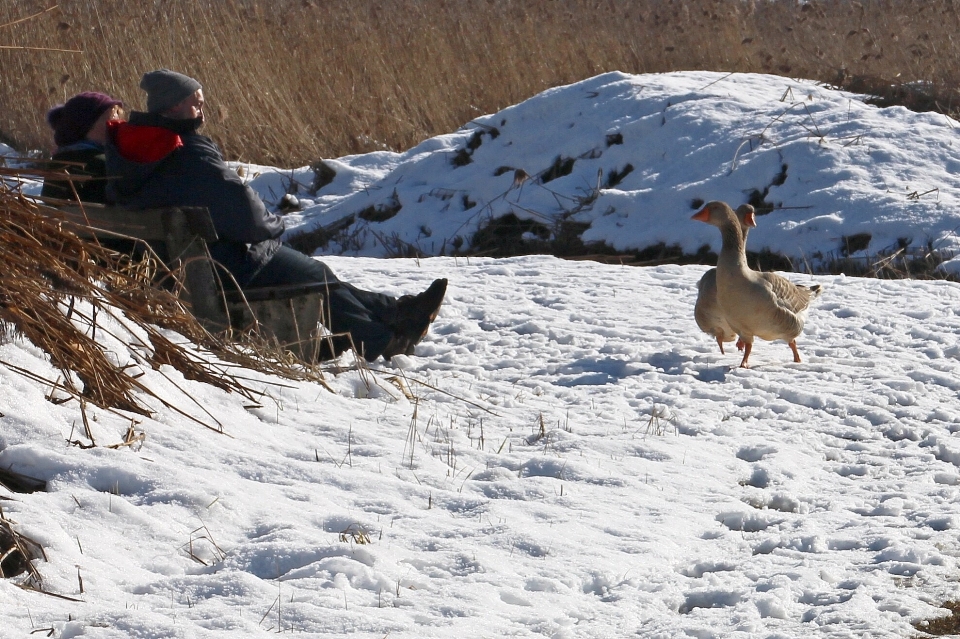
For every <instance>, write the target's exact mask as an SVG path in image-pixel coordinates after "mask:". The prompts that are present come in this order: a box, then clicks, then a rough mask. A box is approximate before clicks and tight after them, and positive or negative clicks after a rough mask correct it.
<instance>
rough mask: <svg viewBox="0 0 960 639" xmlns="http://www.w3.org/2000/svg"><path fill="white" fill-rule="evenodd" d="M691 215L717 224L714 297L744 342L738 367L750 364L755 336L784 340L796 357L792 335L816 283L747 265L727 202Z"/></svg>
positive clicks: (747, 219) (748, 223)
mask: <svg viewBox="0 0 960 639" xmlns="http://www.w3.org/2000/svg"><path fill="white" fill-rule="evenodd" d="M692 219H694V220H698V221H700V222H706V223H707V224H710V225H712V226H716V227H717V228H719V229H720V235H721V237H722V238H723V246H722V248H721V250H720V256H719V258H718V259H717V299H718V301H719V306H720V310H721V312H722V313H723V316H724V317H725V318H726V320H727V322H728V323H729V325H730V328H732V329H733V331H734V332H735V333H737V334H738V335H739V336H740V340H741V341H742V342H743V360H742V361H741V362H740V367H741V368H749V365H748V363H747V361H748V360H749V358H750V352H751V351H752V350H753V339H754V338H755V337H759V338H760V339H764V340H767V341H773V340H778V339H782V340H784V341H785V342H787V344H788V345H789V346H790V350H791V351H793V361H794V362H800V352H799V351H798V350H797V337H798V336H799V335H800V333H801V332H802V331H803V324H804V321H805V320H806V312H807V309H808V308H809V306H810V302H811V301H812V300H813V299H815V298H816V297H818V296H819V295H820V292H821V289H820V286H819V285H816V286H800V285H797V284H794V283H793V282H791V281H790V280H788V279H786V278H785V277H781V276H780V275H777V274H775V273H760V272H757V271H753V270H750V269H749V268H748V267H747V253H746V245H745V244H744V238H743V232H742V231H741V230H740V224H739V222H738V220H737V216H736V214H735V213H734V212H733V209H731V208H730V207H729V206H728V205H727V204H726V203H724V202H716V201H714V202H709V203H708V204H707V205H706V206H704V207H703V208H702V209H701V210H700V211H699V212H697V213H696V214H694V216H693V218H692ZM743 225H744V227H748V228H752V227H755V226H756V225H757V222H756V220H755V219H754V215H753V213H752V212H749V213H747V214H746V215H744V220H743Z"/></svg>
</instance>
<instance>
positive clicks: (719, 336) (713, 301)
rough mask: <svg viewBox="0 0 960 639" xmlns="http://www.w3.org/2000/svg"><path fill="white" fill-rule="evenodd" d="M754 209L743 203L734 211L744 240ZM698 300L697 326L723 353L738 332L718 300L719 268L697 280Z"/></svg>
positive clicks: (740, 348)
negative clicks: (711, 337)
mask: <svg viewBox="0 0 960 639" xmlns="http://www.w3.org/2000/svg"><path fill="white" fill-rule="evenodd" d="M753 212H754V209H753V207H752V206H750V205H749V204H741V205H740V206H739V207H737V210H736V211H734V213H735V214H736V216H737V220H738V221H739V222H740V230H741V231H742V232H743V242H744V244H746V242H747V232H748V231H749V230H750V229H749V227H747V226H744V223H743V220H744V217H746V215H747V213H750V214H751V215H753ZM697 291H698V293H697V302H696V304H694V306H693V318H694V319H695V320H696V321H697V326H699V327H700V330H701V331H703V332H704V333H706V334H707V335H712V336H713V337H714V338H715V339H716V340H717V346H719V347H720V354H721V355H723V354H724V351H723V343H724V342H732V341H733V340H735V339H736V338H737V334H736V333H735V332H734V331H733V329H732V328H730V324H729V323H728V322H727V320H726V318H725V317H724V316H723V312H722V311H721V310H720V305H719V303H718V302H717V269H715V268H712V269H710V270H708V271H707V272H706V273H704V274H703V277H701V278H700V281H699V282H697ZM737 348H738V349H739V350H743V343H742V342H740V341H738V342H737Z"/></svg>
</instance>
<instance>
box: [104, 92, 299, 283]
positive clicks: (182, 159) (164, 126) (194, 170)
mask: <svg viewBox="0 0 960 639" xmlns="http://www.w3.org/2000/svg"><path fill="white" fill-rule="evenodd" d="M200 124H201V122H200V120H199V119H197V120H173V119H170V118H166V117H163V116H161V115H157V114H153V113H140V112H136V111H135V112H133V113H131V115H130V121H129V122H110V123H108V129H107V130H108V136H107V137H108V141H107V149H106V169H107V174H108V175H109V176H110V177H109V180H108V183H107V199H108V200H109V201H110V202H111V203H114V204H118V205H122V206H127V207H133V208H156V207H163V206H202V207H206V208H207V209H208V210H209V211H210V217H211V218H212V219H213V225H214V227H215V228H216V230H217V235H218V236H219V238H220V239H219V241H217V242H214V243H212V244H210V253H211V255H212V256H213V258H214V259H215V260H217V261H218V262H220V263H221V264H223V265H224V266H225V267H227V269H228V270H229V271H230V272H231V273H232V274H233V275H234V277H236V278H237V281H238V282H239V283H240V285H241V286H245V285H246V284H247V283H248V282H249V281H250V280H251V279H253V277H254V276H255V275H256V274H257V273H258V272H259V271H260V269H262V268H263V266H264V265H265V264H266V263H267V262H268V261H269V260H270V258H271V257H273V255H274V254H275V253H276V252H277V250H278V249H279V247H280V242H279V240H278V238H279V237H280V235H281V234H282V233H283V220H282V219H281V218H280V217H279V216H277V215H274V214H272V213H270V212H269V211H267V209H266V207H265V206H264V205H263V202H262V201H261V200H260V198H259V197H258V196H257V194H256V193H254V191H253V189H251V188H250V187H249V186H247V185H245V184H244V183H243V181H242V180H241V179H240V176H239V175H237V173H236V171H233V170H232V169H230V167H228V166H227V165H226V164H225V163H224V161H223V155H222V154H221V153H220V149H219V147H217V145H216V144H215V143H214V142H213V140H211V139H210V138H208V137H206V136H203V135H200V134H198V133H197V127H199V125H200Z"/></svg>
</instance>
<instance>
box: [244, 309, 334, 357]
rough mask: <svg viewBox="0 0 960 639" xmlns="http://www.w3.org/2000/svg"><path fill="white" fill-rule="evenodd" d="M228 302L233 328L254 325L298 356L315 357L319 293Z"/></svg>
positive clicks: (317, 344) (317, 351) (318, 336)
mask: <svg viewBox="0 0 960 639" xmlns="http://www.w3.org/2000/svg"><path fill="white" fill-rule="evenodd" d="M229 306H230V320H231V324H232V325H233V326H234V327H235V328H238V329H241V330H246V329H249V328H254V327H257V328H258V332H259V333H260V335H261V336H263V337H264V338H266V339H268V340H271V341H274V342H275V343H276V344H277V345H278V346H280V347H282V348H285V349H287V350H289V351H291V352H293V353H294V354H295V355H297V357H299V358H300V359H302V360H304V361H307V362H312V361H316V359H317V356H318V355H319V353H320V318H321V317H322V314H323V295H322V294H321V293H319V292H314V293H310V294H306V295H299V296H296V297H289V298H286V299H263V300H253V301H251V300H247V302H246V303H231V304H230V305H229Z"/></svg>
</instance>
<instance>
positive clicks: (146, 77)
mask: <svg viewBox="0 0 960 639" xmlns="http://www.w3.org/2000/svg"><path fill="white" fill-rule="evenodd" d="M140 88H141V89H143V90H144V91H146V92H147V111H149V112H150V113H163V112H164V111H166V110H167V109H169V108H171V107H175V106H177V105H178V104H180V103H181V102H183V101H184V100H185V99H187V98H189V97H190V96H191V95H193V94H194V93H196V91H197V89H200V88H202V87H201V86H200V83H199V82H197V81H196V80H194V79H193V78H191V77H190V76H188V75H183V74H182V73H177V72H176V71H171V70H170V69H157V70H156V71H149V72H147V73H144V74H143V78H142V79H141V80H140Z"/></svg>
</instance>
